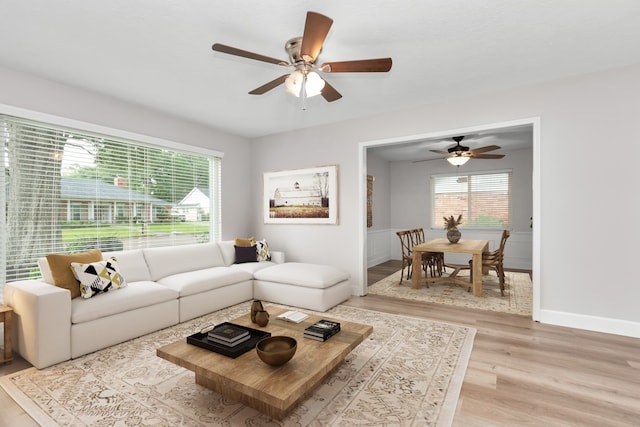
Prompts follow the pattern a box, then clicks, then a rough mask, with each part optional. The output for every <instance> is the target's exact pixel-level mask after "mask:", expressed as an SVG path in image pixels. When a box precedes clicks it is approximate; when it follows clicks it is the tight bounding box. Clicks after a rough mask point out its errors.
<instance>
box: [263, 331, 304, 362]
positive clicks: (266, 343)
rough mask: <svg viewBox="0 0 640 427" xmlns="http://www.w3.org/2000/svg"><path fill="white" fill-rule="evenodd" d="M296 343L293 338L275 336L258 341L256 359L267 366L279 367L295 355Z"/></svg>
mask: <svg viewBox="0 0 640 427" xmlns="http://www.w3.org/2000/svg"><path fill="white" fill-rule="evenodd" d="M297 348H298V343H297V341H296V340H295V339H294V338H291V337H287V336H284V335H275V336H271V337H267V338H265V339H263V340H260V341H258V344H256V351H257V352H258V357H259V358H260V360H262V361H263V362H264V363H266V364H267V365H271V366H280V365H284V364H285V363H287V362H288V361H289V360H291V358H292V357H293V355H294V354H295V353H296V350H297Z"/></svg>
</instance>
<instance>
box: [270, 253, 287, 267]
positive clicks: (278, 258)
mask: <svg viewBox="0 0 640 427" xmlns="http://www.w3.org/2000/svg"><path fill="white" fill-rule="evenodd" d="M270 254H271V261H272V262H275V263H276V264H284V252H280V251H270Z"/></svg>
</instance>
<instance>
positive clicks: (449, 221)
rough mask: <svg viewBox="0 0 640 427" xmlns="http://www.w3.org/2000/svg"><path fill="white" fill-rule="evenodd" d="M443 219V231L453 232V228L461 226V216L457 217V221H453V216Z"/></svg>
mask: <svg viewBox="0 0 640 427" xmlns="http://www.w3.org/2000/svg"><path fill="white" fill-rule="evenodd" d="M442 218H444V229H445V230H453V229H454V228H458V225H460V224H462V214H460V215H458V219H454V218H453V215H451V216H450V217H449V218H447V217H446V216H443V217H442Z"/></svg>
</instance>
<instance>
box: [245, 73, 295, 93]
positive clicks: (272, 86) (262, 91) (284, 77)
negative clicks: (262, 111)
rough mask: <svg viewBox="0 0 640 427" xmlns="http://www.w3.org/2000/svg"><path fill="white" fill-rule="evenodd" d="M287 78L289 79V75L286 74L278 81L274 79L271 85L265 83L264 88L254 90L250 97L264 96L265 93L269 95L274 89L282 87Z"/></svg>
mask: <svg viewBox="0 0 640 427" xmlns="http://www.w3.org/2000/svg"><path fill="white" fill-rule="evenodd" d="M287 77H289V74H284V75H282V76H280V77H278V78H277V79H273V80H271V81H270V82H269V83H265V84H263V85H262V86H260V87H258V88H255V89H254V90H252V91H251V92H249V95H262V94H263V93H267V92H269V91H270V90H271V89H273V88H274V87H277V86H280V85H281V84H282V83H284V81H285V80H287Z"/></svg>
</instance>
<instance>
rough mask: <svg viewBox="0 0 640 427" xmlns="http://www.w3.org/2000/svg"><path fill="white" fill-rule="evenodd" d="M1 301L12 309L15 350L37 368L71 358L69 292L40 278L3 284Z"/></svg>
mask: <svg viewBox="0 0 640 427" xmlns="http://www.w3.org/2000/svg"><path fill="white" fill-rule="evenodd" d="M4 303H5V304H6V305H8V306H10V307H12V308H13V312H14V317H13V322H12V323H13V331H12V338H13V342H14V348H15V350H16V351H17V352H18V353H19V354H20V355H21V356H22V357H23V358H25V359H26V360H27V361H28V362H29V363H31V364H32V365H33V366H35V367H36V368H38V369H42V368H46V367H47V366H51V365H54V364H56V363H59V362H62V361H65V360H69V359H70V358H71V295H70V293H69V291H68V290H67V289H63V288H59V287H57V286H53V285H50V284H48V283H45V282H43V281H41V280H21V281H16V282H9V283H7V284H5V286H4Z"/></svg>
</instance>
